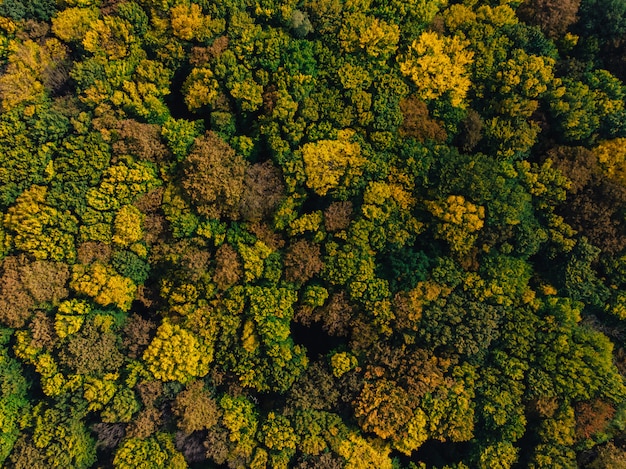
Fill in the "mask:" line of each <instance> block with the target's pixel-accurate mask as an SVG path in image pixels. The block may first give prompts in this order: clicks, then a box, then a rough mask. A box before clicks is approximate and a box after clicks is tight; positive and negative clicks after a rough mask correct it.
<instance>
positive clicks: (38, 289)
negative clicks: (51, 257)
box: [0, 256, 70, 328]
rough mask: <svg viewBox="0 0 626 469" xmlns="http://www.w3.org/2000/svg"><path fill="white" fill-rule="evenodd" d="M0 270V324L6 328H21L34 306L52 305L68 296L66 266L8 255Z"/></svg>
mask: <svg viewBox="0 0 626 469" xmlns="http://www.w3.org/2000/svg"><path fill="white" fill-rule="evenodd" d="M1 269H2V270H1V272H2V273H1V274H0V322H2V323H4V324H6V325H8V326H9V327H14V328H19V327H24V325H25V324H26V321H27V320H28V318H29V317H30V315H31V312H32V310H33V309H34V308H35V307H36V306H37V305H40V304H43V303H51V304H53V305H54V304H57V303H58V302H59V301H60V300H61V299H63V298H65V297H66V296H67V295H68V290H67V288H66V284H67V281H68V279H69V276H70V272H69V268H68V266H67V265H66V264H63V263H60V262H50V261H34V262H31V261H29V260H28V258H27V257H26V256H10V257H7V258H6V259H4V261H3V262H2V266H1Z"/></svg>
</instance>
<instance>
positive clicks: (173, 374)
mask: <svg viewBox="0 0 626 469" xmlns="http://www.w3.org/2000/svg"><path fill="white" fill-rule="evenodd" d="M211 345H212V344H205V343H203V341H201V340H199V339H198V338H197V337H196V336H195V334H193V333H192V332H190V331H188V330H187V329H185V328H182V327H180V326H179V325H178V324H172V323H171V322H170V321H169V320H167V319H165V320H164V321H163V323H162V324H161V325H160V326H159V328H158V329H157V332H156V337H154V338H153V339H152V341H151V342H150V345H148V348H147V349H146V351H145V352H144V353H143V360H144V361H145V362H146V363H147V365H148V369H149V370H150V372H151V373H152V374H153V375H154V377H155V378H156V379H158V380H161V381H180V382H181V383H186V382H188V381H190V380H191V379H192V378H194V377H202V376H205V375H206V374H207V373H208V371H209V369H208V366H209V364H210V363H211V362H212V361H213V353H212V350H211Z"/></svg>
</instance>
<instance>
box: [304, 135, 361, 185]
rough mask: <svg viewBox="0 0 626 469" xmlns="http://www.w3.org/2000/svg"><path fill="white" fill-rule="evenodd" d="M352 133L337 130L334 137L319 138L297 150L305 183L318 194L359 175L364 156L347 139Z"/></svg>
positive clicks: (356, 146)
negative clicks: (302, 163) (302, 162)
mask: <svg viewBox="0 0 626 469" xmlns="http://www.w3.org/2000/svg"><path fill="white" fill-rule="evenodd" d="M351 135H352V134H351V132H349V131H340V132H338V135H337V140H319V141H317V142H314V143H307V144H305V145H304V146H303V147H302V148H301V149H300V153H301V155H302V159H303V160H304V172H305V175H306V185H307V186H308V187H309V188H310V189H312V190H313V191H315V192H316V193H317V194H319V195H326V194H327V193H328V191H330V190H332V189H335V188H336V187H338V186H340V185H342V186H345V185H348V184H350V183H351V182H352V181H353V180H354V179H356V178H358V177H359V176H360V175H361V174H362V172H363V165H364V164H365V158H364V157H362V156H361V147H360V145H359V144H358V143H356V142H351V141H350V137H351Z"/></svg>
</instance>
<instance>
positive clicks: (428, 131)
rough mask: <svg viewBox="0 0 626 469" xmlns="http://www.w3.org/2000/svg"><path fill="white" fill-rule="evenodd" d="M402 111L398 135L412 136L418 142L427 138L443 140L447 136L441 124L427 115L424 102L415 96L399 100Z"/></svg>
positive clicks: (422, 141)
mask: <svg viewBox="0 0 626 469" xmlns="http://www.w3.org/2000/svg"><path fill="white" fill-rule="evenodd" d="M400 110H401V111H402V117H403V119H402V126H401V127H400V129H399V132H400V135H402V136H406V137H413V138H415V139H416V140H417V141H418V142H421V143H424V142H425V141H427V140H435V141H437V142H443V141H445V140H446V138H447V137H448V135H447V133H446V131H445V130H444V129H443V127H442V126H441V124H440V123H439V122H437V121H436V120H434V119H432V118H430V117H429V115H428V107H427V106H426V103H425V102H424V101H422V100H420V99H418V98H416V97H411V98H406V99H404V100H402V101H400Z"/></svg>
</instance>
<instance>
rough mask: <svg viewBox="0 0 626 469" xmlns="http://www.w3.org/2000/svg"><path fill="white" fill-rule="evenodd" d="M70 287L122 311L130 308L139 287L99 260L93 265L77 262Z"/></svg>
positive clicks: (103, 304) (104, 304)
mask: <svg viewBox="0 0 626 469" xmlns="http://www.w3.org/2000/svg"><path fill="white" fill-rule="evenodd" d="M70 287H71V288H72V289H73V290H74V291H76V292H77V293H79V294H82V295H86V296H89V297H91V298H93V300H94V301H95V302H96V303H98V304H100V305H102V306H108V305H115V306H116V307H118V308H119V309H121V310H122V311H128V310H129V309H130V305H131V303H132V301H133V299H134V298H135V291H136V289H137V286H136V285H135V284H134V283H133V282H132V280H130V279H129V278H126V277H122V276H121V275H119V274H117V272H115V271H114V270H113V269H112V268H111V267H109V266H106V265H104V264H102V263H101V262H98V261H96V262H94V263H93V264H91V265H80V264H77V265H76V266H75V267H74V271H73V272H72V280H71V282H70Z"/></svg>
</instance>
